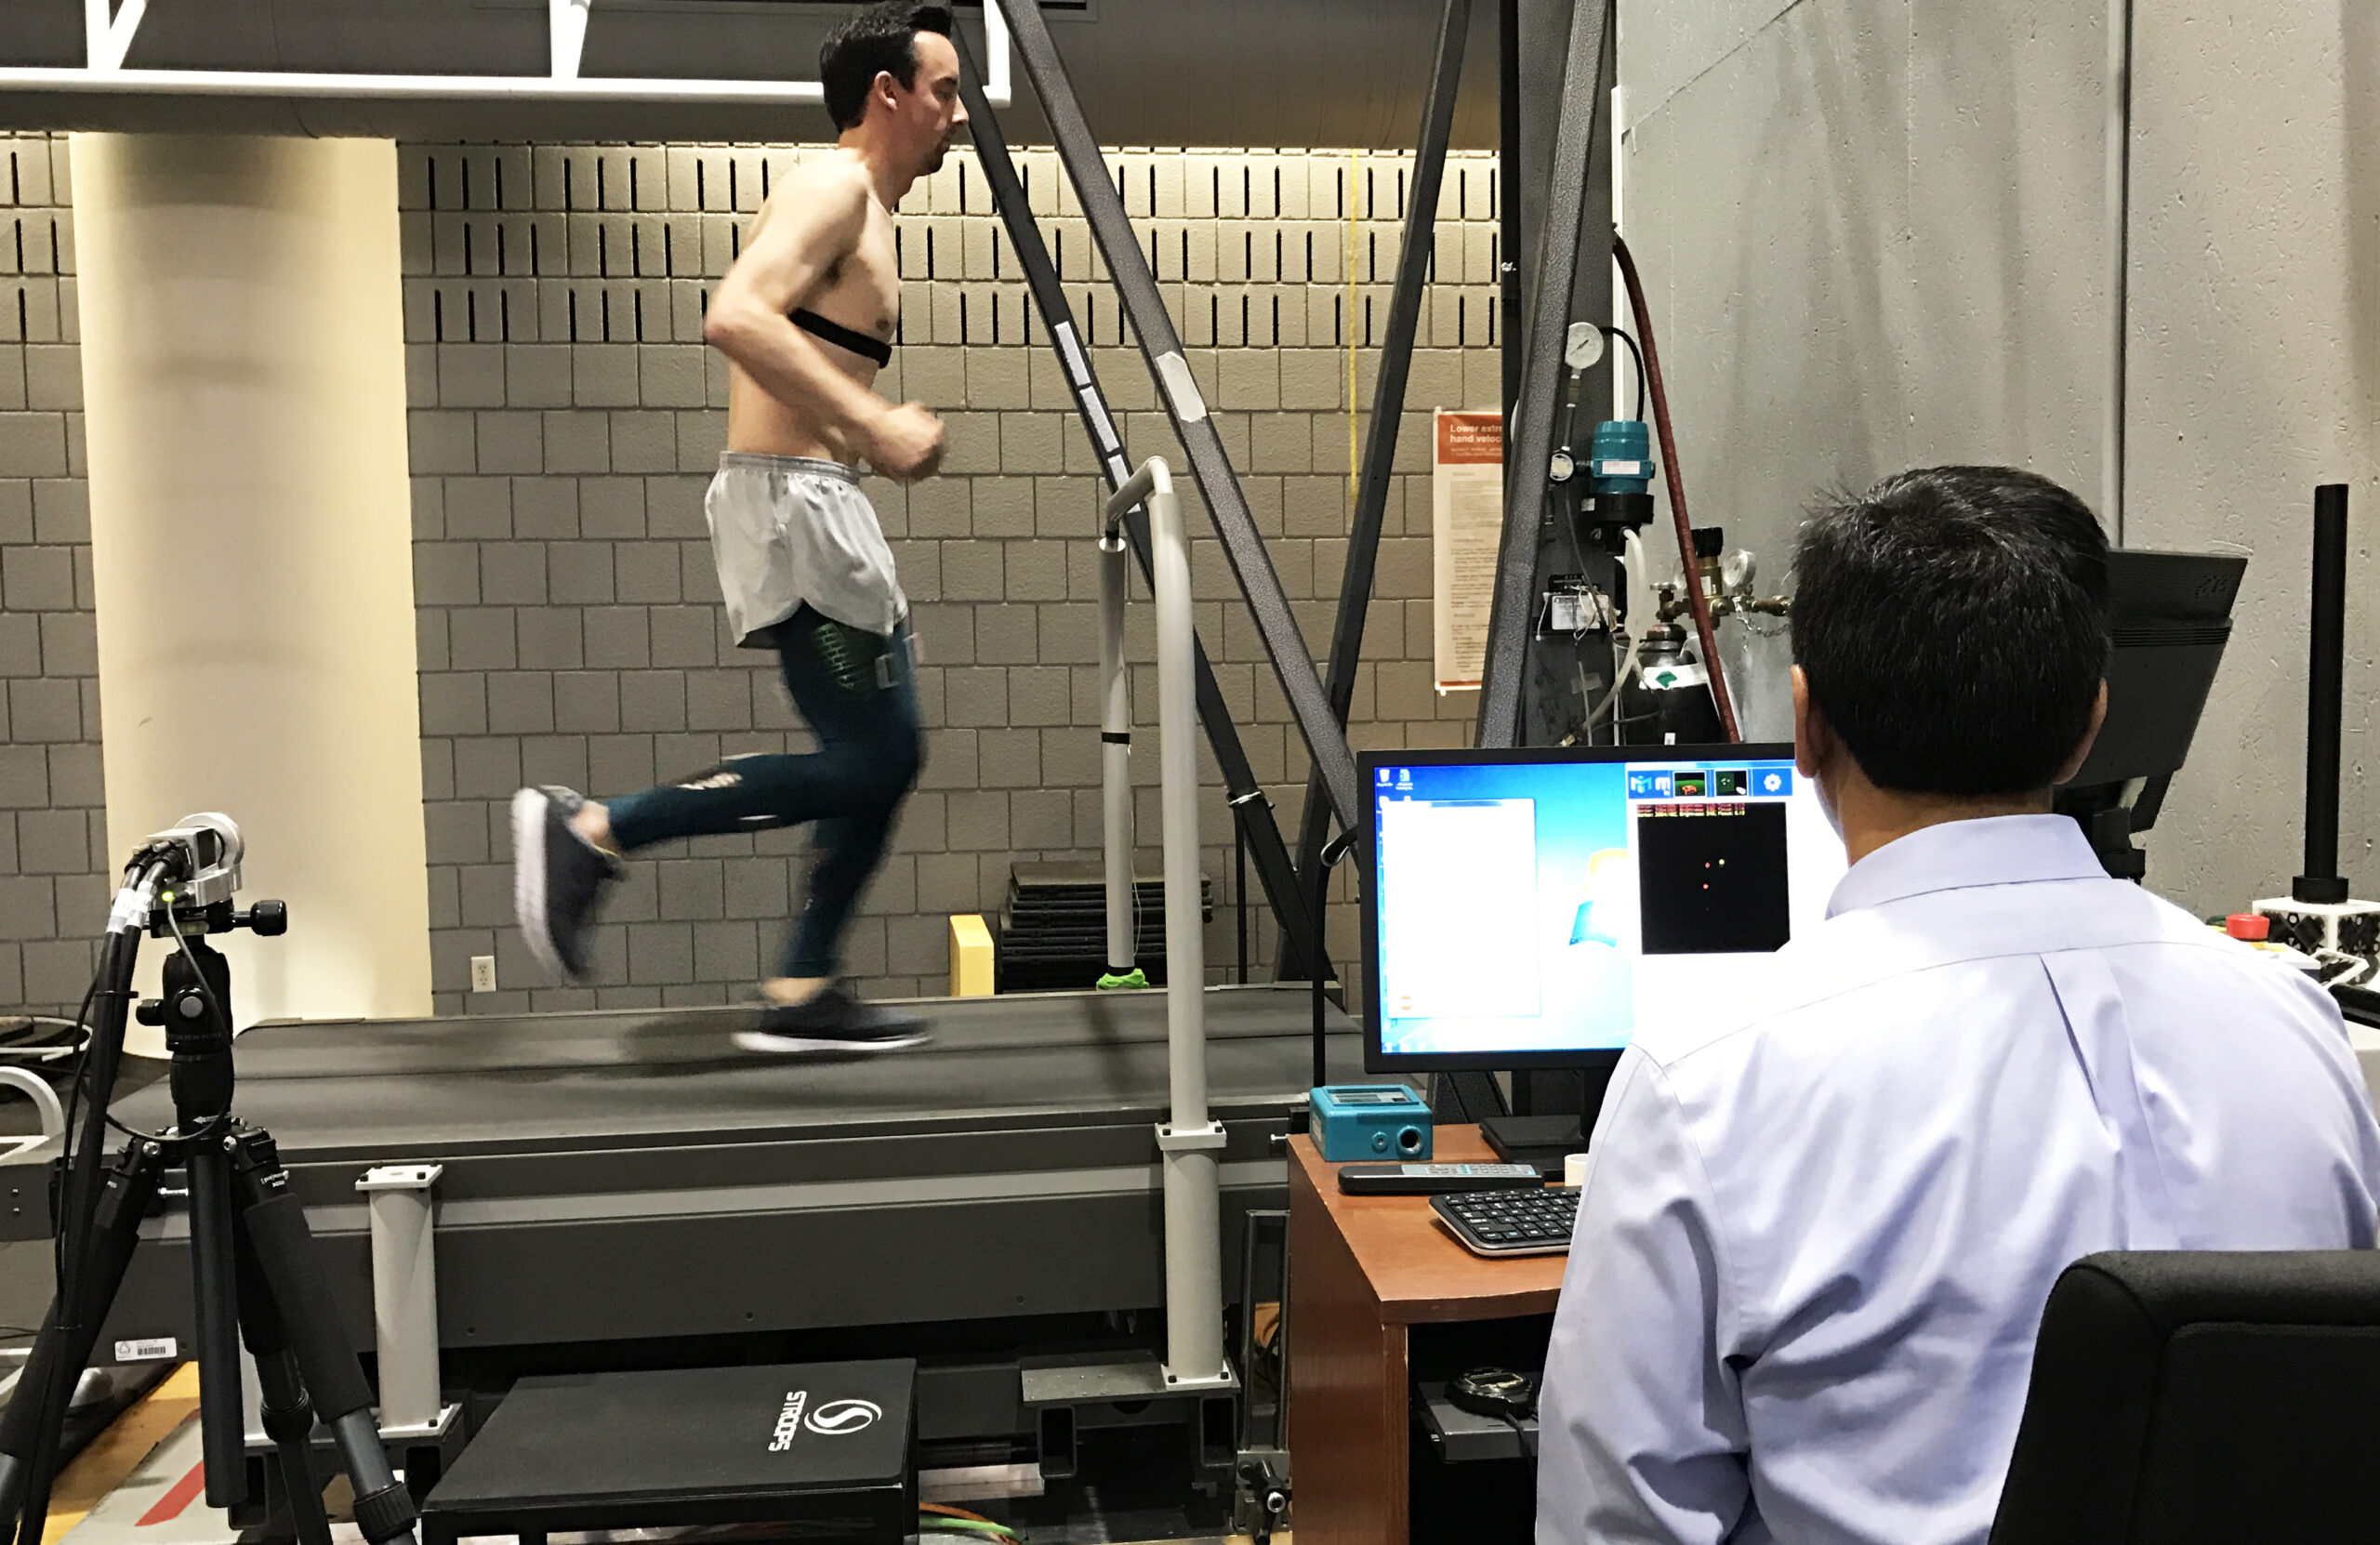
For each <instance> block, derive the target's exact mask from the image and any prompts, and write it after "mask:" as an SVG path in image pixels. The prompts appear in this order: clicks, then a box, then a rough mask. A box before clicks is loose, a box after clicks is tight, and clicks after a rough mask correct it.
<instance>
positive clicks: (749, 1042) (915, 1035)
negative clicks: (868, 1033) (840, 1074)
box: [730, 1030, 933, 1057]
mask: <svg viewBox="0 0 2380 1545" xmlns="http://www.w3.org/2000/svg"><path fill="white" fill-rule="evenodd" d="M730 1038H731V1039H733V1040H734V1042H735V1045H736V1048H737V1049H738V1050H744V1051H759V1052H763V1053H766V1054H768V1055H771V1056H777V1057H801V1056H821V1055H845V1056H848V1055H852V1054H858V1055H862V1056H867V1055H873V1054H874V1053H876V1052H879V1051H906V1050H909V1049H910V1048H911V1047H918V1046H923V1045H925V1044H926V1043H927V1042H929V1041H931V1040H932V1039H933V1037H932V1035H931V1034H930V1033H928V1032H926V1031H923V1030H917V1031H912V1032H911V1033H909V1034H907V1035H906V1036H891V1037H886V1038H884V1039H882V1040H873V1041H854V1040H840V1039H837V1038H836V1037H831V1036H779V1035H775V1034H773V1033H771V1032H769V1031H766V1030H738V1031H737V1032H736V1033H735V1034H734V1036H733V1037H730Z"/></svg>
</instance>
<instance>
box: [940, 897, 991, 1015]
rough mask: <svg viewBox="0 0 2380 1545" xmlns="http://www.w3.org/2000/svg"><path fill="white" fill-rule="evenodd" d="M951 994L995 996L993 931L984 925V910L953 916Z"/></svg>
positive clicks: (951, 927) (952, 995)
mask: <svg viewBox="0 0 2380 1545" xmlns="http://www.w3.org/2000/svg"><path fill="white" fill-rule="evenodd" d="M950 996H951V997H991V996H992V931H991V930H990V929H989V928H986V927H985V925H984V918H983V915H982V914H981V913H976V912H958V913H953V914H952V915H951V918H950Z"/></svg>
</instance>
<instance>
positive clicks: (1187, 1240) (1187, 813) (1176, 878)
mask: <svg viewBox="0 0 2380 1545" xmlns="http://www.w3.org/2000/svg"><path fill="white" fill-rule="evenodd" d="M1142 503H1145V504H1146V505H1147V506H1148V512H1149V534H1150V543H1151V547H1152V548H1153V549H1154V550H1153V551H1152V553H1151V555H1150V557H1151V565H1150V566H1151V570H1152V574H1153V577H1154V584H1153V587H1152V588H1154V589H1155V590H1156V592H1157V769H1158V780H1159V785H1160V788H1159V794H1160V798H1161V805H1162V808H1163V810H1164V812H1165V952H1166V961H1165V970H1166V995H1165V1002H1166V1065H1167V1069H1168V1072H1169V1075H1170V1086H1171V1094H1172V1116H1173V1119H1172V1120H1170V1121H1169V1122H1167V1123H1165V1124H1164V1125H1162V1126H1160V1127H1158V1128H1157V1149H1158V1152H1159V1153H1160V1155H1162V1157H1163V1162H1164V1183H1165V1327H1166V1330H1165V1334H1166V1358H1165V1380H1166V1383H1167V1385H1168V1387H1170V1388H1177V1389H1178V1388H1184V1387H1190V1388H1223V1387H1227V1386H1228V1385H1229V1384H1230V1383H1231V1369H1230V1367H1229V1365H1227V1364H1226V1363H1225V1362H1224V1361H1223V1241H1222V1229H1223V1218H1222V1210H1223V1209H1222V1197H1221V1176H1220V1174H1219V1172H1218V1160H1219V1158H1220V1156H1221V1153H1222V1150H1223V1123H1222V1122H1220V1121H1216V1120H1214V1119H1213V1118H1212V1117H1211V1116H1209V1115H1208V1112H1207V1026H1206V1006H1207V995H1206V979H1207V962H1206V942H1205V936H1204V930H1205V926H1206V924H1205V918H1204V912H1205V905H1204V902H1203V898H1202V897H1201V896H1200V894H1199V885H1198V741H1197V709H1196V705H1195V693H1196V687H1197V680H1196V670H1197V633H1196V632H1195V630H1194V627H1193V624H1192V618H1191V612H1190V542H1189V538H1188V537H1187V536H1186V535H1184V534H1183V529H1182V506H1181V502H1180V501H1179V500H1178V499H1176V498H1175V496H1174V493H1173V476H1172V473H1171V472H1170V469H1168V468H1167V467H1166V465H1165V461H1164V459H1163V458H1162V457H1158V456H1151V457H1150V458H1149V459H1148V460H1147V461H1146V462H1144V463H1143V464H1142V467H1141V469H1140V470H1139V471H1138V472H1135V473H1134V474H1132V478H1131V482H1127V483H1126V484H1125V485H1124V486H1123V487H1121V488H1119V489H1117V491H1116V494H1115V496H1114V497H1113V498H1111V499H1109V500H1108V502H1107V510H1108V519H1109V520H1111V521H1114V520H1120V519H1121V518H1122V516H1123V512H1124V511H1126V510H1128V509H1130V508H1132V506H1134V505H1135V504H1142Z"/></svg>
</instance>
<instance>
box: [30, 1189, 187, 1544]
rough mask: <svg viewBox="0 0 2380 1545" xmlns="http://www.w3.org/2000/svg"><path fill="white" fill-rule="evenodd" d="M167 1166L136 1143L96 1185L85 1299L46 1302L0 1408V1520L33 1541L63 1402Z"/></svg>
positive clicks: (44, 1510)
mask: <svg viewBox="0 0 2380 1545" xmlns="http://www.w3.org/2000/svg"><path fill="white" fill-rule="evenodd" d="M164 1169H165V1161H164V1157H163V1155H162V1154H161V1153H160V1151H159V1150H158V1148H157V1145H156V1144H154V1143H152V1142H133V1143H131V1144H129V1145H127V1146H126V1148H125V1150H124V1152H123V1153H122V1154H121V1155H118V1156H117V1159H116V1163H115V1168H114V1169H112V1171H110V1173H109V1175H108V1178H107V1180H106V1181H105V1182H103V1183H102V1185H101V1187H100V1191H99V1209H98V1212H97V1213H96V1215H95V1216H94V1218H93V1220H92V1232H91V1239H90V1249H89V1254H88V1256H87V1257H86V1262H85V1270H84V1274H83V1281H84V1286H85V1292H84V1301H83V1302H82V1303H80V1304H67V1303H60V1302H57V1301H53V1302H52V1303H51V1304H50V1307H49V1314H47V1316H46V1317H45V1318H44V1319H43V1321H42V1324H41V1334H40V1335H39V1336H38V1337H36V1338H35V1339H34V1340H33V1355H32V1356H31V1357H30V1358H28V1359H27V1360H26V1363H25V1371H24V1373H23V1374H22V1375H21V1376H20V1378H19V1379H18V1380H17V1396H16V1398H15V1399H13V1400H11V1401H9V1402H8V1407H7V1412H6V1413H5V1414H0V1519H6V1520H8V1521H10V1522H14V1521H17V1520H19V1519H30V1521H31V1528H30V1529H29V1530H28V1531H27V1532H28V1533H29V1534H30V1536H31V1538H33V1540H35V1541H38V1540H39V1539H40V1538H41V1529H42V1524H43V1521H44V1520H45V1518H46V1516H47V1514H48V1512H49V1477H48V1471H49V1468H50V1461H51V1460H52V1459H54V1457H55V1455H56V1453H57V1445H58V1433H59V1428H60V1427H61V1426H63V1425H64V1424H65V1420H66V1406H67V1402H68V1401H70V1400H71V1399H73V1393H74V1385H75V1382H76V1380H79V1379H80V1378H81V1377H82V1373H83V1369H84V1368H85V1367H87V1366H89V1364H90V1361H91V1348H92V1346H93V1345H94V1344H95V1343H96V1342H97V1341H98V1340H99V1326H100V1324H101V1322H103V1321H104V1320H106V1318H107V1316H108V1309H109V1307H110V1306H111V1305H112V1304H113V1303H114V1302H115V1295H116V1289H117V1288H118V1287H121V1286H123V1283H124V1274H125V1271H126V1268H127V1267H129V1266H130V1265H131V1264H132V1249H133V1247H134V1246H135V1245H136V1244H138V1243H139V1239H140V1221H141V1220H142V1219H143V1218H145V1217H147V1216H148V1215H149V1208H150V1207H151V1206H152V1204H153V1203H154V1202H155V1201H156V1198H157V1182H158V1179H159V1177H160V1175H161V1174H162V1173H163V1172H164ZM61 1362H63V1364H64V1365H65V1366H64V1367H62V1368H61V1367H59V1364H60V1363H61ZM52 1390H57V1391H59V1393H58V1395H57V1396H56V1398H55V1400H52V1399H51V1398H49V1393H48V1392H50V1391H52Z"/></svg>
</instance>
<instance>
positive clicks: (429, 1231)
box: [355, 1164, 462, 1440]
mask: <svg viewBox="0 0 2380 1545" xmlns="http://www.w3.org/2000/svg"><path fill="white" fill-rule="evenodd" d="M443 1173H445V1167H444V1166H443V1165H437V1164H391V1165H383V1166H381V1167H380V1168H379V1169H367V1170H365V1171H364V1178H363V1179H361V1180H359V1181H357V1182H355V1189H356V1190H358V1191H360V1192H362V1193H364V1195H365V1196H366V1197H367V1198H369V1201H370V1207H371V1213H372V1328H373V1334H374V1340H375V1342H376V1344H377V1347H378V1350H379V1354H380V1435H381V1436H382V1437H383V1438H386V1439H390V1440H401V1439H419V1438H434V1437H438V1436H441V1435H443V1433H445V1431H446V1429H447V1428H448V1427H449V1426H450V1425H452V1424H453V1422H454V1420H455V1419H456V1416H457V1415H459V1414H460V1412H461V1409H462V1408H461V1406H449V1405H447V1404H446V1403H445V1394H444V1389H443V1385H442V1384H441V1382H440V1380H439V1375H438V1251H437V1238H436V1234H435V1231H434V1230H433V1228H432V1220H431V1217H430V1188H431V1187H432V1186H434V1185H436V1184H437V1183H438V1177H439V1176H440V1175H442V1174H443Z"/></svg>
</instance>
